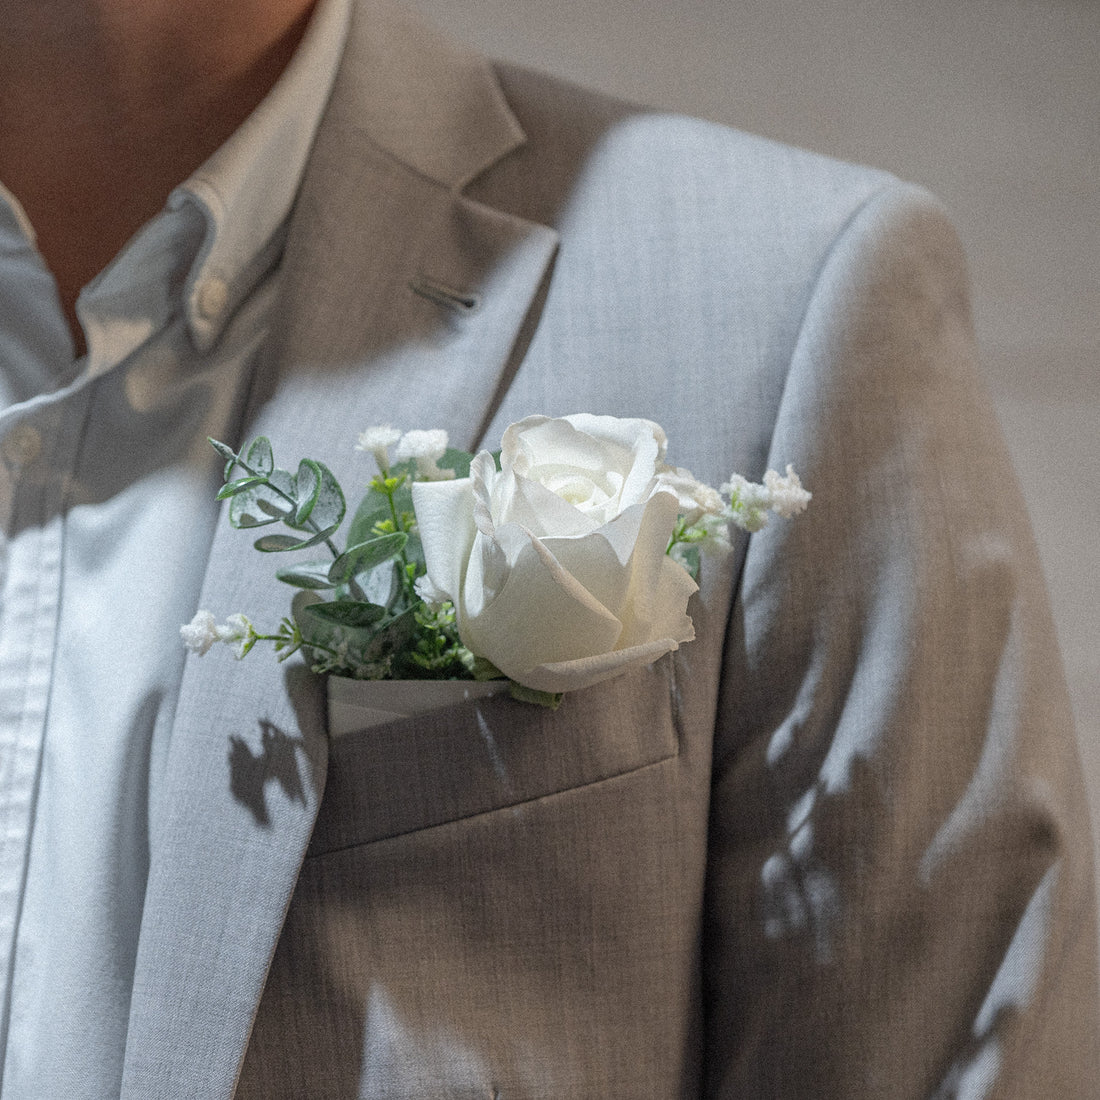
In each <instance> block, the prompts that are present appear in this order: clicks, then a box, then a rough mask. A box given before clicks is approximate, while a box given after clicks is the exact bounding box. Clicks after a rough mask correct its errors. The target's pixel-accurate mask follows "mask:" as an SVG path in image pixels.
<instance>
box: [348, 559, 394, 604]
mask: <svg viewBox="0 0 1100 1100" xmlns="http://www.w3.org/2000/svg"><path fill="white" fill-rule="evenodd" d="M400 569H401V563H400V562H396V561H387V562H383V563H382V564H381V565H379V566H377V567H376V568H374V569H372V570H371V571H370V572H369V573H367V574H366V576H363V575H362V574H360V575H359V576H358V577H357V578H356V582H357V583H358V585H359V588H360V590H361V591H362V593H363V595H364V596H366V598H367V599H368V600H369V601H370V602H371V603H376V604H381V605H382V606H383V607H389V608H392V607H393V604H394V601H395V600H396V599H397V597H398V596H399V595H400V594H401V592H402V591H403V589H402V587H401V579H400Z"/></svg>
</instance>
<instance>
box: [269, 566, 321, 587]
mask: <svg viewBox="0 0 1100 1100" xmlns="http://www.w3.org/2000/svg"><path fill="white" fill-rule="evenodd" d="M329 564H330V563H329V562H327V561H309V562H303V563H301V564H300V565H287V566H284V567H283V568H282V569H276V570H275V576H276V577H278V579H279V580H281V581H283V583H284V584H292V585H294V587H295V588H309V589H317V590H320V589H327V588H335V587H336V586H335V585H334V584H333V583H332V581H330V580H329V579H328V570H329Z"/></svg>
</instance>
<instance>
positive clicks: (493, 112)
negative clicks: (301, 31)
mask: <svg viewBox="0 0 1100 1100" xmlns="http://www.w3.org/2000/svg"><path fill="white" fill-rule="evenodd" d="M375 9H377V5H375V6H374V9H372V10H375ZM377 10H381V9H377ZM387 10H388V9H387ZM383 30H384V31H385V33H386V34H387V35H389V38H390V40H389V43H388V47H387V48H392V49H394V50H396V51H398V52H400V51H401V50H402V49H414V48H415V50H416V51H419V53H420V54H423V50H422V49H421V47H420V46H419V45H415V44H414V45H413V46H410V43H409V41H407V40H406V41H402V40H401V39H402V35H406V36H407V35H410V34H412V32H411V31H408V29H407V28H405V27H404V24H403V23H402V22H401V21H400V20H396V21H395V20H391V21H390V23H389V24H387V23H385V21H383ZM365 41H366V36H365V30H364V20H363V12H362V11H357V13H356V15H355V16H354V17H353V26H352V32H351V38H350V40H349V46H348V56H347V57H346V58H345V62H344V67H343V70H342V73H341V76H340V77H338V79H337V85H336V91H335V92H334V100H333V103H332V105H331V107H330V110H329V112H328V114H327V116H326V118H325V120H324V121H323V123H322V128H321V131H320V132H319V134H318V138H317V142H316V145H315V148H314V151H313V153H312V155H311V160H310V166H309V169H308V171H307V175H306V178H305V180H304V182H303V186H302V190H301V193H300V195H299V199H298V203H297V206H296V209H295V213H294V215H293V220H292V223H291V227H290V233H289V236H288V243H287V250H286V255H285V259H284V272H283V285H282V299H281V305H280V307H279V309H278V310H277V320H276V323H275V326H274V329H273V332H272V334H271V336H270V338H269V341H268V348H267V352H266V353H265V354H264V355H263V356H262V357H261V361H260V367H259V370H258V376H257V380H256V384H255V386H254V388H253V393H252V396H251V399H250V403H249V407H248V409H246V411H245V415H244V424H243V429H242V441H243V440H244V439H247V438H251V437H253V436H255V435H259V434H265V435H268V436H269V437H270V438H271V439H272V441H273V443H274V445H275V455H276V460H277V461H278V462H280V464H282V465H284V466H294V465H296V463H297V460H298V458H299V457H302V456H304V455H309V456H311V457H315V458H318V459H321V460H322V461H325V462H327V463H328V464H330V465H331V466H332V467H333V469H334V470H336V471H337V473H338V474H339V475H340V476H341V480H343V481H344V483H345V485H346V486H347V487H348V488H349V489H354V487H355V486H356V485H357V484H362V482H364V481H365V480H366V478H367V477H369V476H370V474H371V473H372V472H373V471H372V470H371V469H369V468H368V467H369V463H370V460H369V459H368V458H367V457H366V456H363V455H356V454H355V452H354V451H353V446H354V443H355V440H356V436H357V434H358V433H359V432H360V431H361V430H362V429H363V428H365V427H366V426H367V425H369V424H372V423H380V422H389V423H393V424H395V425H397V426H400V427H402V428H405V429H409V428H416V427H443V428H446V429H447V430H448V432H449V433H450V435H451V439H452V442H453V443H454V444H455V445H457V446H463V447H467V448H473V447H474V446H475V445H476V444H478V443H479V442H480V435H481V432H482V430H483V426H484V425H485V424H487V423H488V422H489V421H490V420H491V419H492V415H493V412H494V410H495V408H496V407H497V405H498V403H499V401H500V399H501V397H502V395H503V393H504V391H505V389H506V388H507V385H508V381H509V379H510V376H511V373H512V371H513V370H514V369H515V366H516V365H517V363H518V360H519V358H520V357H521V356H522V353H523V350H524V349H525V346H526V342H527V340H528V339H529V338H530V334H531V332H532V331H533V329H534V326H535V324H536V323H537V318H538V311H539V308H540V305H541V299H542V297H543V293H542V292H543V291H544V290H545V286H546V282H547V280H548V278H549V272H550V270H551V267H552V261H553V257H554V254H555V250H556V246H557V238H556V235H555V234H554V232H553V231H552V230H550V229H547V228H545V227H542V226H538V225H533V224H531V223H528V222H525V221H523V220H521V219H518V218H515V217H513V216H511V215H508V214H504V213H500V212H498V211H495V210H492V209H490V208H488V207H485V206H483V205H480V204H478V203H475V202H473V201H471V200H469V199H467V198H465V197H464V196H462V195H461V194H460V193H459V191H458V187H459V186H460V185H461V183H462V182H463V181H464V178H465V177H466V176H468V175H469V173H470V171H471V170H473V168H475V167H476V166H478V165H480V166H485V165H487V164H488V163H490V162H491V161H492V160H493V159H496V158H499V157H500V156H503V155H506V153H507V152H508V151H509V150H510V149H512V148H514V147H515V145H516V144H517V142H518V141H519V140H520V138H519V136H518V130H517V128H516V127H515V123H514V120H511V119H510V116H508V115H507V113H506V111H505V109H504V108H503V105H502V103H503V101H502V100H500V97H499V91H495V92H494V91H492V89H490V87H489V85H488V84H487V79H488V77H487V73H488V68H487V66H485V65H484V64H483V63H480V62H475V61H474V60H472V59H471V57H470V55H466V54H461V55H456V57H457V60H453V62H452V63H449V62H448V60H447V55H446V53H445V51H443V49H442V47H441V46H439V45H438V44H436V45H433V46H432V49H431V51H430V53H431V57H430V60H431V63H432V66H434V67H435V70H436V78H435V80H436V86H435V87H434V91H432V90H431V89H428V91H427V92H424V91H423V90H422V94H421V99H424V96H425V95H427V96H428V99H430V98H431V97H432V96H433V95H434V96H435V97H436V98H439V97H440V96H441V95H443V94H444V92H445V93H446V94H447V95H457V96H462V95H466V96H467V100H468V101H467V102H466V103H465V104H463V103H461V102H459V103H452V104H451V105H450V106H449V108H448V114H447V117H448V118H450V119H452V120H454V119H461V118H462V117H463V114H464V112H465V113H468V115H469V117H470V119H477V120H478V121H477V122H476V124H473V125H472V130H476V131H477V133H476V134H474V135H473V137H474V138H475V140H474V141H473V145H472V146H470V147H467V146H466V145H464V144H463V142H462V141H461V139H460V135H459V136H458V137H456V136H455V135H452V138H451V144H452V146H453V147H454V148H455V149H456V150H463V155H462V156H461V157H459V156H458V155H457V153H456V157H455V159H454V160H453V162H452V163H450V164H446V163H442V164H431V163H421V164H417V163H407V162H405V161H403V160H402V159H401V156H402V149H401V148H395V147H394V142H390V143H389V144H388V145H387V144H386V143H383V142H380V141H379V139H378V137H377V129H378V128H377V126H373V129H374V130H375V131H376V132H375V133H374V134H372V133H371V132H370V131H371V129H372V127H371V126H367V125H366V123H365V122H364V118H365V116H366V115H368V114H369V113H370V112H369V111H368V112H365V113H364V112H361V111H358V110H356V108H357V107H358V106H360V104H357V103H355V102H353V99H354V97H355V96H356V95H358V94H359V92H361V89H358V90H357V89H356V87H355V78H356V73H359V72H360V71H362V66H361V65H360V64H359V62H361V61H362V56H363V52H364V48H365V47H364V42H365ZM417 64H419V66H420V70H421V76H423V75H424V73H427V72H429V71H430V68H431V67H430V66H429V67H425V59H424V56H421V58H420V62H418V63H417ZM394 79H395V80H396V79H397V77H396V76H395V77H394ZM425 79H428V80H429V83H431V79H430V78H429V77H425ZM429 93H430V94H429ZM374 94H375V95H376V96H381V97H382V99H383V100H386V98H387V93H386V91H385V89H381V90H379V89H378V88H375V90H374ZM401 94H403V93H401V91H400V90H397V91H394V90H393V89H390V93H389V99H390V101H391V106H392V103H393V102H397V101H399V100H400V96H401ZM494 96H495V99H494ZM382 106H383V108H384V107H385V103H383V104H382ZM376 108H377V105H376ZM456 124H457V123H456ZM388 125H390V131H392V132H395V131H393V126H392V112H391V115H390V123H389V124H388ZM415 125H416V124H415V122H414V123H413V126H414V129H415ZM424 137H425V135H423V134H421V135H420V137H419V138H418V139H414V138H410V139H409V143H410V144H409V148H410V150H411V153H410V156H413V155H419V154H418V152H417V151H418V150H423V149H424V148H427V147H428V146H427V144H426V143H425V140H424ZM397 144H398V145H399V144H400V143H397ZM469 148H475V149H476V157H474V158H473V159H471V157H470V155H469ZM443 177H450V178H443ZM289 595H290V590H289V589H287V590H286V592H285V593H284V592H283V591H281V590H280V589H279V586H278V585H277V583H276V582H275V581H274V578H273V575H272V565H271V562H270V560H268V559H266V558H265V556H263V555H259V554H256V553H255V552H254V551H253V550H252V548H251V539H250V538H249V537H248V533H247V532H242V531H234V530H232V529H230V528H229V526H228V524H227V523H226V522H225V521H224V519H223V520H221V521H220V522H219V525H218V527H217V529H216V531H215V535H214V540H213V545H212V549H211V555H210V561H209V565H208V569H207V576H206V580H205V583H204V586H203V592H202V596H201V601H200V605H199V606H201V607H204V608H208V609H209V610H211V611H212V612H214V614H215V615H217V616H219V617H224V616H225V615H227V614H230V613H232V612H235V611H242V612H244V613H246V614H248V615H249V616H250V617H252V618H254V620H255V621H256V622H257V624H258V625H264V626H268V625H274V624H275V623H276V622H277V621H278V619H279V618H280V617H281V616H282V615H283V614H285V613H286V609H287V605H288V600H289ZM327 754H328V742H327V737H326V734H325V729H324V702H323V694H322V690H321V684H320V681H319V680H318V679H316V678H314V677H311V676H310V675H309V674H308V673H306V671H305V670H304V669H303V668H301V667H298V668H297V669H296V670H295V669H288V668H287V667H285V666H281V665H278V664H277V663H276V662H275V660H274V659H273V657H271V656H270V655H269V654H267V653H255V654H253V655H252V656H250V657H249V659H248V660H247V662H245V663H244V664H243V665H239V664H237V663H236V662H235V661H233V660H232V659H231V658H230V657H229V656H228V654H226V653H224V652H214V653H211V654H209V655H208V656H207V657H205V658H204V659H202V660H199V659H197V658H194V657H192V658H190V659H189V660H188V664H187V668H186V671H185V675H184V679H183V682H182V685H181V693H180V701H179V705H178V709H177V714H176V720H175V724H174V727H173V734H172V742H171V746H170V750H169V754H168V759H167V764H166V767H165V771H164V774H163V777H162V779H161V782H160V785H159V787H158V798H157V800H156V803H155V805H154V806H153V808H152V810H151V816H152V824H151V849H152V850H151V855H150V875H149V884H148V889H147V895H146V906H145V913H144V917H143V922H142V929H141V938H140V942H139V947H138V960H137V968H136V974H135V980H134V993H133V1000H132V1005H131V1017H130V1028H129V1033H128V1038H127V1050H126V1065H125V1071H124V1081H123V1090H122V1095H123V1096H124V1097H127V1098H131V1097H132V1098H138V1097H140V1098H142V1100H147V1098H150V1097H176V1096H180V1097H183V1096H186V1097H188V1098H200V1097H210V1098H212V1100H213V1098H225V1097H229V1096H231V1095H232V1094H233V1091H234V1088H235V1082H236V1080H237V1075H238V1073H239V1068H240V1065H241V1062H242V1059H243V1056H244V1051H245V1047H246V1044H247V1042H248V1036H249V1033H250V1029H251V1026H252V1021H253V1019H254V1015H255V1011H256V1006H257V1004H258V1002H259V998H260V995H261V993H262V990H263V986H264V982H265V980H266V975H267V971H268V968H269V966H270V960H271V957H272V954H273V952H274V949H275V945H276V942H277V940H278V937H279V933H280V930H281V927H282V923H283V920H284V918H285V913H286V909H287V906H288V905H289V902H290V898H291V895H292V893H293V890H294V885H295V882H296V879H297V875H298V872H299V870H300V867H301V861H302V859H303V856H304V853H305V850H306V846H307V844H308V842H309V838H310V834H311V831H312V829H313V825H314V821H315V818H316V816H317V811H318V807H319V805H320V803H321V797H322V793H323V790H324V784H325V772H326V766H327Z"/></svg>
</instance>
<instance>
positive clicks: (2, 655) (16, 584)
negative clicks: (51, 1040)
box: [0, 395, 87, 1049]
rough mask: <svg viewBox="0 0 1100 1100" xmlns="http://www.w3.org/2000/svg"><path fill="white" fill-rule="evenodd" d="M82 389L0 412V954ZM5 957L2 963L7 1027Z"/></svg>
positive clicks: (39, 725)
mask: <svg viewBox="0 0 1100 1100" xmlns="http://www.w3.org/2000/svg"><path fill="white" fill-rule="evenodd" d="M86 401H87V398H86V396H85V395H74V396H72V397H70V398H69V399H68V400H66V401H64V402H59V403H57V404H47V405H45V407H43V406H42V405H38V406H37V407H35V408H33V409H32V410H26V411H24V410H19V409H9V410H8V411H7V412H6V413H5V414H3V415H0V516H2V517H3V521H4V526H3V532H2V535H0V552H2V568H0V958H3V959H5V960H8V959H11V957H12V946H13V942H14V938H15V935H16V930H17V928H18V923H19V916H20V908H21V905H22V898H23V889H24V880H25V876H26V870H27V856H28V850H29V843H30V836H31V829H32V827H33V821H34V811H35V799H36V796H37V790H38V780H39V769H40V767H41V760H42V744H43V736H44V732H45V726H46V716H47V710H48V706H49V694H50V681H51V677H52V672H53V662H54V653H55V651H56V646H57V626H58V611H59V606H60V597H61V569H62V550H63V541H62V540H63V511H64V496H65V491H66V486H67V484H68V483H69V475H70V471H71V470H72V469H73V464H74V461H75V457H76V451H77V448H78V446H79V434H80V425H81V421H82V418H83V413H82V408H83V406H84V405H86ZM10 981H11V971H10V966H5V967H4V968H3V969H2V970H0V1006H2V1007H3V1016H2V1017H0V1022H2V1025H3V1026H2V1027H0V1031H6V1023H7V1007H8V1000H9V996H10ZM0 1049H2V1048H0Z"/></svg>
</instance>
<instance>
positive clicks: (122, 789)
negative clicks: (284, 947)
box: [0, 0, 349, 1100]
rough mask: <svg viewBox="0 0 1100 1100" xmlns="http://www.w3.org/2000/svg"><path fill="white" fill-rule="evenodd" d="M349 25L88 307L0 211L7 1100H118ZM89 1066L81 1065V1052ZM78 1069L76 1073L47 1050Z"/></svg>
mask: <svg viewBox="0 0 1100 1100" xmlns="http://www.w3.org/2000/svg"><path fill="white" fill-rule="evenodd" d="M348 9H349V3H348V0H322V3H321V4H320V5H319V6H318V8H317V10H316V12H315V14H314V16H313V19H312V20H311V23H310V26H309V28H308V30H307V33H306V36H305V38H304V39H303V41H302V44H301V46H300V48H299V50H298V52H297V54H296V55H295V57H294V59H293V60H292V62H291V64H290V65H289V66H288V68H287V69H286V71H285V72H284V73H283V75H282V77H281V78H280V80H279V82H278V83H277V84H276V85H275V87H274V88H273V89H272V91H271V92H270V93H269V95H268V96H267V97H266V98H265V99H264V101H263V102H262V103H261V104H260V106H259V107H258V108H257V109H256V111H255V112H254V113H253V114H252V116H251V117H250V118H249V119H248V120H247V121H246V123H245V124H244V125H243V126H242V128H241V129H240V130H239V131H238V132H237V133H236V134H235V135H233V137H232V138H231V139H230V140H229V141H228V142H227V143H226V144H225V145H224V146H223V147H222V148H221V149H220V150H219V151H218V152H217V153H216V154H215V155H214V156H213V157H212V158H211V159H210V160H209V161H208V162H207V163H206V164H205V165H204V166H203V167H202V168H201V169H199V170H198V171H197V172H196V173H195V174H194V175H193V176H192V177H191V178H190V179H188V180H187V181H186V182H185V183H183V184H182V185H181V186H180V187H179V188H177V189H176V190H175V191H174V192H173V193H172V195H171V196H170V198H169V199H168V202H167V205H166V207H165V209H164V210H163V211H162V212H161V214H159V215H158V216H157V217H156V218H154V219H153V220H152V221H150V222H149V223H148V224H147V225H145V226H144V227H143V228H142V229H141V230H140V231H139V232H138V234H137V235H136V236H135V237H134V238H133V239H132V240H131V241H130V242H129V243H128V244H127V245H126V246H125V247H124V248H123V250H122V251H121V252H120V253H119V255H118V256H117V257H116V258H115V259H114V260H113V261H112V263H111V264H110V265H109V266H108V267H107V268H106V269H105V270H104V271H103V272H101V273H100V275H99V276H97V278H95V279H94V280H93V281H92V282H91V283H90V284H89V285H88V286H86V287H85V288H84V289H83V291H82V292H81V295H80V298H79V300H78V303H77V314H78V317H79V320H80V323H81V326H82V327H83V330H84V335H85V340H86V343H87V349H88V350H87V354H86V355H84V356H83V357H81V358H79V359H77V358H74V354H73V347H72V340H71V337H70V334H69V330H68V326H67V323H66V320H65V318H64V315H63V313H62V310H61V306H60V303H59V300H58V296H57V293H56V289H55V285H54V282H53V279H52V277H51V275H50V274H49V272H48V271H47V269H46V267H45V265H44V263H43V261H42V258H41V256H40V255H39V254H38V252H37V250H36V248H35V245H34V232H33V229H32V227H31V226H30V224H29V223H28V221H27V218H26V216H25V214H24V213H23V211H22V209H21V207H20V206H19V203H18V201H17V200H16V199H15V197H14V196H12V195H10V194H9V193H7V192H6V191H4V190H3V189H2V188H0V1054H2V1056H3V1076H2V1088H0V1092H2V1093H3V1096H4V1097H5V1098H11V1100H24V1098H31V1097H35V1098H37V1097H43V1098H46V1097H50V1098H59V1097H67V1096H77V1095H80V1096H103V1097H107V1096H111V1095H117V1093H118V1088H119V1081H120V1077H121V1069H122V1059H123V1054H124V1052H125V1044H126V1031H127V1022H128V1017H129V1008H130V992H131V985H132V977H133V966H134V958H135V952H136V947H137V939H138V931H139V928H140V923H141V914H142V905H143V900H144V892H145V880H146V872H147V867H148V807H149V804H150V801H151V799H152V798H153V797H154V795H155V788H156V783H157V778H158V773H159V770H160V768H161V766H162V762H163V759H164V754H165V750H166V747H167V735H168V731H169V729H170V726H171V722H172V717H173V712H174V709H175V703H176V693H177V687H178V683H179V678H180V674H181V670H182V665H183V660H184V655H185V653H184V649H183V647H182V645H181V643H180V638H179V625H180V624H181V623H183V622H186V621H187V620H189V619H190V618H191V616H192V614H193V613H194V611H195V609H196V606H195V605H196V601H197V599H198V593H199V589H200V585H201V583H202V578H203V572H204V569H205V564H206V557H207V552H208V548H209V543H210V538H211V534H212V531H213V526H214V523H215V522H216V519H217V515H218V510H217V507H216V505H215V504H214V503H213V499H212V497H213V492H214V490H215V488H216V485H217V483H218V481H219V477H218V470H219V468H220V465H221V463H220V460H219V459H218V458H217V456H216V455H215V454H214V452H213V451H212V449H211V448H210V447H209V444H208V443H207V442H206V437H207V436H208V435H211V436H214V437H218V438H233V437H234V436H235V434H236V432H237V430H238V429H239V421H240V415H241V407H242V404H243V401H244V397H245V393H246V390H247V386H248V382H249V379H250V377H251V374H252V372H253V371H254V370H255V369H257V367H258V366H259V365H260V364H258V362H257V359H258V351H259V350H260V349H261V348H262V346H263V342H264V338H265V336H266V334H267V331H268V327H269V320H270V315H271V312H272V306H273V303H274V302H275V300H276V296H277V293H278V287H279V278H280V274H279V273H280V266H279V259H280V255H281V251H282V245H283V241H284V237H285V232H286V223H287V216H288V213H289V211H290V209H291V206H292V204H293V201H294V195H295V193H296V191H297V188H298V184H299V182H300V179H301V175H302V172H303V170H304V166H305V163H306V159H307V156H308V151H309V147H310V144H311V142H312V139H313V136H314V133H315V131H316V127H317V124H318V121H319V118H320V115H321V112H322V110H323V108H324V104H325V102H326V100H327V98H328V94H329V92H330V90H331V87H332V82H333V79H334V76H335V72H336V68H337V66H338V63H339V58H340V56H341V52H342V49H343V43H344V38H345V35H346V29H347V22H348ZM74 1034H75V1035H81V1036H86V1041H85V1042H82V1043H80V1044H72V1043H71V1038H72V1036H73V1035H74ZM59 1037H63V1038H64V1039H67V1040H69V1041H67V1042H65V1043H64V1049H65V1050H66V1051H71V1050H73V1049H79V1050H80V1051H81V1055H80V1057H79V1059H78V1060H76V1061H75V1062H74V1060H73V1059H72V1057H71V1055H70V1056H66V1057H62V1056H61V1055H60V1054H59V1050H60V1049H61V1048H60V1047H58V1046H57V1045H56V1044H55V1039H57V1038H59Z"/></svg>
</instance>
